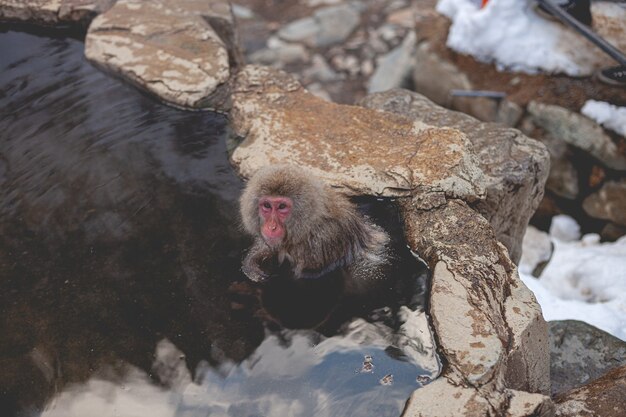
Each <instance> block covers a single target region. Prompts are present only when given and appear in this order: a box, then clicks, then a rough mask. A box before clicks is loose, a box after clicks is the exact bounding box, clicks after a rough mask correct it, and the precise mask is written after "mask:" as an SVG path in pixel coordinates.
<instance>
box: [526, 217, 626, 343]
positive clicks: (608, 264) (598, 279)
mask: <svg viewBox="0 0 626 417" xmlns="http://www.w3.org/2000/svg"><path fill="white" fill-rule="evenodd" d="M572 222H573V219H571V221H570V220H568V221H567V223H568V224H569V227H570V231H575V230H577V228H578V225H577V224H576V225H575V226H576V227H573V224H572ZM557 223H561V225H563V224H565V221H564V220H563V219H561V220H557ZM574 224H575V222H574ZM531 227H532V226H530V227H529V229H531ZM553 229H554V230H561V229H559V228H558V227H551V231H552V230H553ZM531 230H532V229H531ZM561 231H562V230H561ZM536 235H537V234H536V233H532V232H531V233H527V234H526V236H525V237H524V240H525V242H524V243H525V244H524V246H525V247H529V246H532V242H531V241H530V240H531V239H533V236H535V237H536ZM550 239H551V241H552V245H553V252H552V256H551V258H550V260H549V261H548V264H547V266H546V267H545V269H544V270H543V271H542V272H541V275H540V276H539V278H538V279H537V278H534V277H533V276H531V275H530V273H529V271H532V270H533V269H534V267H535V265H533V264H526V263H527V262H528V260H530V259H529V258H522V261H521V262H520V267H519V272H520V277H521V278H522V281H524V283H525V284H526V286H527V287H528V288H529V289H530V290H531V291H533V292H534V293H535V296H536V297H537V301H538V302H539V304H540V305H541V309H542V311H543V315H544V318H545V319H546V320H548V321H550V320H580V321H584V322H586V323H589V324H591V325H593V326H595V327H598V328H599V329H602V330H604V331H606V332H608V333H611V334H612V335H614V336H616V337H618V338H620V339H622V340H626V237H622V238H621V239H619V240H618V241H617V242H613V243H600V242H599V236H598V235H596V234H589V235H585V236H583V237H582V239H581V240H575V241H563V240H561V239H559V238H558V237H556V236H555V235H551V236H550ZM542 247H544V248H545V247H546V246H545V245H542ZM546 250H549V249H546ZM549 256H550V254H549V253H545V254H543V255H542V256H538V255H537V254H535V256H533V257H532V259H534V260H536V259H538V258H540V259H545V258H547V257H549Z"/></svg>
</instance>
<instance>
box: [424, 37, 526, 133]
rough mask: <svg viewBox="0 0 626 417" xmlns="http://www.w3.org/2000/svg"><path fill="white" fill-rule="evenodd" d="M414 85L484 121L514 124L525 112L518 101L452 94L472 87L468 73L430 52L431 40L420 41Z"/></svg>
mask: <svg viewBox="0 0 626 417" xmlns="http://www.w3.org/2000/svg"><path fill="white" fill-rule="evenodd" d="M412 79H413V87H414V89H415V91H417V92H418V93H420V94H423V95H424V96H426V97H428V98H429V99H431V100H432V101H434V102H435V103H437V104H439V105H440V106H444V107H447V108H450V109H454V110H459V111H461V112H463V113H467V114H469V115H472V116H474V117H476V118H477V119H479V120H482V121H484V122H498V123H503V124H505V125H507V126H515V125H516V124H517V122H519V120H520V119H521V117H522V115H523V110H522V108H521V107H519V106H518V105H517V104H515V103H513V102H510V101H508V100H506V99H500V100H494V99H490V98H485V97H453V96H452V90H473V86H472V84H471V82H470V80H469V78H468V76H467V74H465V73H463V72H462V71H461V70H459V69H458V68H457V67H456V65H454V64H453V63H452V62H450V61H448V60H446V59H444V58H442V57H440V56H439V55H438V54H437V53H436V52H433V51H431V46H430V43H429V42H426V41H423V42H421V43H419V46H418V47H417V50H416V53H415V60H414V64H413V73H412Z"/></svg>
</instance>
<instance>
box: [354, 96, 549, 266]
mask: <svg viewBox="0 0 626 417" xmlns="http://www.w3.org/2000/svg"><path fill="white" fill-rule="evenodd" d="M360 104H361V105H363V106H365V107H368V108H375V109H379V110H385V111H388V112H390V113H394V114H399V115H403V116H407V117H410V118H411V119H413V120H416V121H419V122H423V123H426V124H428V125H432V126H439V127H444V126H448V127H452V128H456V129H459V130H461V131H462V132H463V133H465V135H466V136H467V138H468V139H469V140H470V141H471V142H472V145H473V147H474V152H475V153H476V155H477V156H478V162H479V164H480V167H481V169H482V170H483V172H484V173H485V176H486V185H487V188H486V198H485V199H484V200H481V201H478V202H476V204H475V207H476V209H477V210H478V211H479V212H480V213H481V214H482V215H483V216H484V217H485V218H486V219H487V220H489V223H490V224H491V226H492V227H493V228H494V230H495V231H496V235H497V237H498V240H500V242H502V243H503V244H504V245H505V246H506V247H507V249H508V250H509V253H510V256H511V259H513V260H514V261H515V262H517V261H518V260H519V257H520V255H521V245H522V239H523V238H524V232H525V230H526V226H527V225H528V220H529V219H530V217H531V216H532V214H533V213H534V212H535V209H536V208H537V206H538V205H539V202H540V201H541V198H542V197H543V185H544V184H545V181H546V177H547V175H548V166H549V155H548V153H547V151H546V149H545V147H544V146H542V145H541V144H540V143H538V142H536V141H534V140H532V139H529V138H528V137H526V136H524V135H523V134H521V133H520V132H519V131H518V130H515V129H511V128H506V127H503V126H499V125H494V124H488V123H482V122H479V121H478V120H476V119H474V118H473V117H471V116H467V115H465V114H462V113H458V112H454V111H450V110H447V109H444V108H442V107H440V106H437V105H436V104H434V103H433V102H431V101H430V100H428V99H427V98H425V97H423V96H421V95H419V94H417V93H413V92H410V91H406V90H392V91H387V92H384V93H378V94H372V95H370V96H368V97H366V98H365V99H364V100H363V101H362V102H361V103H360Z"/></svg>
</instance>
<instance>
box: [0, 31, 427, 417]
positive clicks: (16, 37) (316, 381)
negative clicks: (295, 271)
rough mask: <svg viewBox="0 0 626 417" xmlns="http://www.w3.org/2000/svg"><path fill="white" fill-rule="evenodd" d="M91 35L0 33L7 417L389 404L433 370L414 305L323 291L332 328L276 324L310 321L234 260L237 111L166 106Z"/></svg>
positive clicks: (0, 328) (239, 239)
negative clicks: (368, 366) (90, 45)
mask: <svg viewBox="0 0 626 417" xmlns="http://www.w3.org/2000/svg"><path fill="white" fill-rule="evenodd" d="M82 49H83V45H82V43H80V42H79V41H77V40H73V39H68V38H52V37H40V36H35V35H31V34H26V33H21V32H15V31H9V30H7V31H5V32H2V33H0V56H2V57H3V58H2V60H0V313H1V314H0V335H1V336H0V410H2V415H7V416H12V415H18V416H38V415H41V414H42V413H43V415H47V416H48V415H49V416H109V415H110V416H114V415H124V416H129V415H137V416H144V415H145V416H160V415H163V416H174V415H176V416H206V415H211V416H213V415H216V416H219V415H229V416H258V415H263V416H274V415H275V416H288V415H294V416H296V415H303V416H304V415H337V414H338V412H339V411H338V410H343V409H344V408H345V409H346V410H348V409H350V410H356V411H355V413H353V415H359V414H358V413H357V411H358V410H365V409H367V413H366V414H363V415H372V412H373V411H374V410H376V409H377V408H376V407H379V408H380V410H379V411H380V412H375V414H377V415H398V414H399V410H400V409H401V408H402V403H403V402H404V400H405V399H406V398H407V397H408V394H409V393H410V391H412V390H413V389H414V388H416V387H418V386H419V383H418V382H416V380H415V378H416V376H418V375H422V374H427V375H430V376H432V375H434V374H436V372H437V369H438V364H437V362H436V359H435V358H434V356H433V352H434V349H433V347H432V345H431V342H430V337H429V335H428V329H427V328H426V327H425V320H424V317H423V314H422V315H420V313H418V312H416V311H413V310H415V309H416V308H417V307H418V304H419V302H418V301H416V300H410V299H409V300H403V303H405V304H406V303H408V304H409V305H411V307H412V309H406V308H400V306H399V305H396V306H395V307H392V308H378V309H376V310H374V311H373V312H371V311H370V310H371V304H369V303H364V304H359V303H361V301H358V302H357V301H355V302H354V305H352V306H348V307H350V308H344V309H343V310H341V311H340V314H335V307H333V305H334V304H333V302H330V303H329V309H330V310H329V311H330V313H328V314H330V315H331V316H332V317H334V319H333V320H330V321H326V320H322V321H323V322H324V323H325V327H324V329H321V328H317V330H316V331H314V330H296V329H293V330H286V329H284V328H283V325H285V324H287V325H292V327H298V326H301V325H302V320H301V319H302V318H303V317H304V315H303V314H300V313H299V311H301V309H299V308H298V307H301V305H300V304H299V303H295V313H294V303H293V300H294V299H295V298H294V299H292V298H289V297H290V296H289V294H291V295H293V296H294V297H295V295H294V293H293V292H289V291H287V292H285V291H284V290H285V289H284V288H283V289H281V291H283V292H280V291H279V292H278V294H279V296H278V297H274V298H275V299H277V300H278V302H277V301H276V300H274V298H272V296H271V295H272V292H271V289H265V290H263V289H259V288H255V287H253V286H250V285H249V284H247V283H246V281H245V277H243V275H242V273H241V271H240V262H241V256H242V251H243V250H244V248H246V247H248V246H249V244H250V242H249V240H248V239H247V238H245V237H244V236H243V235H242V234H241V232H240V227H239V220H238V218H237V197H238V196H239V193H240V191H241V187H242V184H241V182H240V180H239V179H238V178H237V177H236V176H235V175H234V173H233V171H232V169H231V167H230V166H229V164H228V161H227V157H226V145H225V140H224V139H225V136H226V135H227V133H228V132H227V123H226V120H225V119H224V118H223V117H222V116H219V115H216V114H213V113H188V112H181V111H177V110H174V109H171V108H168V107H165V106H162V105H160V104H158V103H156V102H155V101H154V100H152V99H150V98H147V97H144V96H142V95H141V94H139V93H138V92H137V91H136V90H135V89H133V88H132V87H128V86H126V85H124V84H122V83H121V82H119V81H117V80H115V79H112V78H110V77H108V76H106V75H104V74H102V73H101V72H99V71H97V70H95V69H94V68H92V67H91V66H90V65H89V64H88V63H86V62H85V60H84V58H83V55H82ZM375 210H378V209H374V211H375ZM374 214H375V213H374ZM402 268H404V266H402ZM401 275H403V274H401ZM418 275H419V271H412V272H409V273H407V274H406V276H407V277H409V278H411V279H410V280H409V282H410V283H411V284H410V285H413V286H415V285H418V286H419V285H420V284H419V283H418V282H417V280H416V277H417V276H418ZM233 283H234V284H233ZM421 283H422V284H423V282H421ZM397 292H405V293H409V294H413V293H414V288H413V289H411V290H410V291H407V290H406V288H404V287H402V286H400V287H394V288H391V289H390V291H388V295H389V296H390V297H391V298H393V297H394V294H395V293H397ZM328 293H329V292H328V291H327V290H325V291H324V292H323V293H322V294H321V295H320V297H325V299H326V300H327V301H328V300H329V299H330V300H331V301H333V300H337V301H338V300H339V299H340V296H337V295H336V293H333V292H332V291H331V297H327V294H328ZM273 294H274V295H276V294H277V293H276V292H274V293H273ZM285 294H288V295H287V296H285ZM332 294H335V295H332ZM307 295H311V294H307ZM333 296H336V298H335V299H333V298H332V297H333ZM391 298H390V299H391ZM311 299H312V298H311V297H308V296H304V298H303V300H309V301H310V300H311ZM281 300H286V301H290V300H291V303H289V302H288V303H287V304H288V307H290V309H287V313H285V312H284V311H283V310H281V309H280V305H281V304H280V301H281ZM381 302H382V301H381ZM319 304H320V303H315V305H316V306H317V305H319ZM335 304H336V303H335ZM379 304H380V302H379ZM396 304H399V303H398V302H396ZM277 306H278V307H279V308H277ZM353 307H355V308H353ZM356 307H360V309H359V308H356ZM378 307H380V306H378ZM307 310H308V309H307ZM331 313H332V314H331ZM294 314H296V316H294ZM320 314H322V315H324V318H325V317H326V316H325V315H326V314H327V313H324V312H323V313H320ZM355 314H357V315H361V316H362V317H366V318H368V321H365V320H362V319H356V320H351V317H352V316H354V315H355ZM285 317H292V318H295V319H298V320H296V323H285ZM319 321H320V320H319V318H318V317H317V316H315V317H314V319H312V320H310V321H309V322H306V325H305V327H311V326H317V323H318V322H319ZM346 322H347V324H346ZM296 325H298V326H296ZM318 327H319V326H318ZM409 334H411V335H413V336H415V335H420V334H423V335H425V337H421V338H415V337H408V335H409ZM390 346H393V348H390ZM365 355H371V356H372V357H373V364H374V365H375V368H374V370H375V372H374V373H371V374H370V373H359V372H357V370H358V369H360V368H361V367H362V363H363V358H364V356H365ZM383 372H384V373H383ZM386 373H393V374H394V384H393V385H391V386H382V385H380V384H379V383H378V380H379V379H380V378H382V377H383V376H384V375H385V374H386ZM220 413H221V414H220Z"/></svg>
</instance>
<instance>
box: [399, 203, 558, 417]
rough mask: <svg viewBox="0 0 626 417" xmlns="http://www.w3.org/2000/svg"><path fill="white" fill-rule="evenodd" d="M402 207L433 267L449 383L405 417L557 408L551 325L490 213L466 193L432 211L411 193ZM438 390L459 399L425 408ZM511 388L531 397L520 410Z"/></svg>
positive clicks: (434, 310) (415, 243) (435, 317)
mask: <svg viewBox="0 0 626 417" xmlns="http://www.w3.org/2000/svg"><path fill="white" fill-rule="evenodd" d="M400 207H401V210H402V213H403V220H404V230H405V234H406V237H407V241H408V243H409V246H410V247H411V249H412V250H414V251H416V252H417V253H419V254H420V255H421V256H422V257H423V258H424V260H425V261H426V262H427V264H428V265H429V266H430V268H431V270H432V271H433V275H432V278H431V279H432V282H431V293H430V315H431V319H432V324H433V328H434V329H435V333H436V334H437V338H438V341H439V347H440V351H441V352H442V353H443V355H444V357H445V358H446V361H447V367H446V369H445V371H444V373H443V375H442V377H443V378H444V379H443V380H442V378H441V377H440V379H439V381H446V382H440V385H439V386H438V388H436V389H435V388H430V387H431V386H430V385H429V386H426V387H425V388H422V389H421V390H418V391H416V392H415V393H414V395H413V397H412V398H411V400H410V401H409V404H408V407H407V411H406V413H405V416H442V415H443V416H447V415H450V416H455V415H458V416H474V415H542V413H543V412H544V411H545V410H544V409H546V410H548V411H545V412H546V413H548V414H549V407H548V405H549V398H548V397H547V396H546V395H544V394H547V393H549V389H550V372H549V354H548V331H547V325H546V322H545V321H544V320H543V318H542V316H541V309H540V308H539V305H538V304H537V302H536V300H535V298H534V296H533V294H532V293H531V292H530V291H529V290H528V289H527V288H526V287H525V286H524V284H523V283H522V282H521V281H520V279H519V276H518V274H517V270H516V268H515V265H514V264H513V263H512V262H511V261H510V260H509V258H508V256H507V251H506V249H505V248H504V246H502V245H501V244H500V243H498V241H497V239H496V236H495V234H494V232H493V229H492V228H491V227H490V226H489V223H488V222H487V220H486V219H484V218H483V217H482V216H481V215H480V214H478V213H477V212H476V211H474V210H472V209H471V208H470V207H469V206H468V205H467V204H466V203H464V202H462V201H459V200H449V201H447V202H446V203H445V204H444V205H442V206H440V207H436V208H433V209H430V210H424V209H421V208H419V205H418V206H416V205H415V204H414V203H413V202H412V201H410V200H408V199H403V200H401V201H400ZM441 384H445V387H442V386H441ZM429 390H433V392H429ZM437 390H442V391H443V392H444V393H445V396H447V397H448V398H450V397H454V398H455V399H456V400H453V401H451V402H439V403H436V404H432V405H431V406H430V407H429V408H426V409H425V408H424V407H423V404H422V401H423V399H424V398H425V397H429V396H430V395H444V394H438V393H437ZM506 390H516V391H519V393H518V395H519V396H523V397H525V398H526V399H525V400H524V401H522V402H520V403H519V404H517V406H516V410H517V411H513V410H512V409H510V403H509V401H508V395H507V394H505V392H506ZM455 392H457V393H458V396H457V394H455ZM463 393H465V394H463ZM529 393H538V394H541V395H531V394H529ZM520 404H526V407H520ZM451 406H453V409H450V407H451ZM546 407H547V408H546ZM540 409H541V410H544V411H541V413H539V410H540ZM524 410H527V411H528V410H531V411H532V412H531V411H528V412H527V411H524ZM533 410H534V411H533ZM533 412H536V413H538V414H533Z"/></svg>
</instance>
